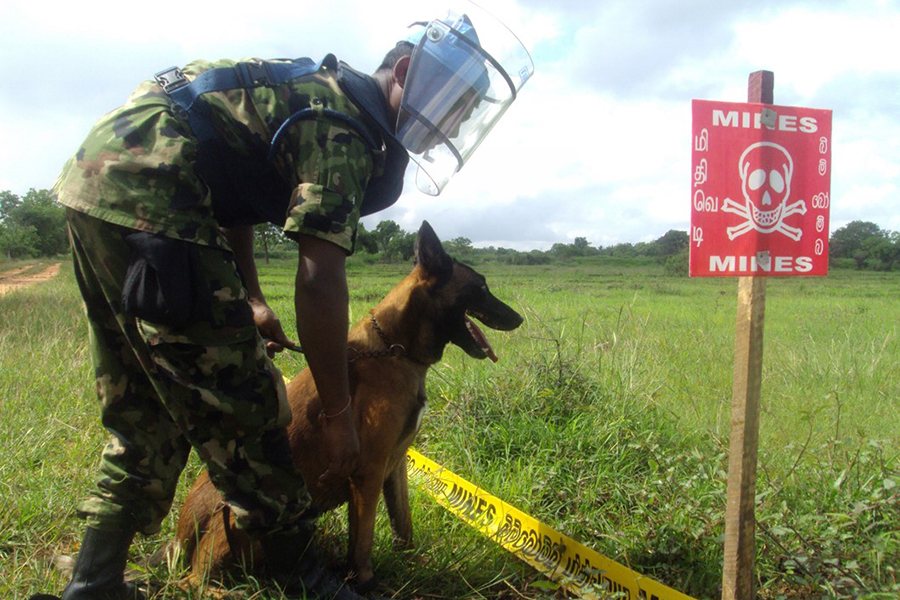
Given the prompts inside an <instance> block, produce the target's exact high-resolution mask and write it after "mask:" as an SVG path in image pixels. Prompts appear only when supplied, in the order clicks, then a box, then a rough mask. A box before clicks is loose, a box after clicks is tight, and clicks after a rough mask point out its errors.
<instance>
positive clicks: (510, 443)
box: [0, 260, 900, 600]
mask: <svg viewBox="0 0 900 600" xmlns="http://www.w3.org/2000/svg"><path fill="white" fill-rule="evenodd" d="M261 266H262V280H263V286H264V289H266V290H267V295H268V298H269V301H270V303H271V304H272V305H273V307H274V308H275V309H276V311H277V312H278V313H279V314H280V316H281V317H282V319H283V321H284V324H285V328H286V330H288V331H290V330H291V329H292V328H293V318H294V317H293V299H292V295H293V292H292V281H293V276H294V265H293V263H292V262H291V261H289V260H277V261H272V262H271V263H270V264H268V265H261ZM479 270H480V271H481V272H482V273H484V274H485V275H486V276H487V279H488V282H489V284H490V285H491V288H492V290H493V291H494V292H495V294H496V295H498V296H499V297H500V298H502V299H504V300H505V301H507V302H508V303H510V304H511V305H513V306H514V307H516V308H517V309H518V310H519V311H520V312H521V313H522V314H523V315H524V316H525V317H526V321H525V323H524V324H523V326H522V327H520V328H519V329H518V330H516V331H514V332H511V333H507V334H503V333H498V332H491V331H489V330H485V331H486V333H487V334H488V336H489V338H490V339H491V341H492V343H493V345H494V347H495V349H496V351H497V354H498V355H499V356H500V362H499V363H498V364H492V363H490V362H489V361H475V360H472V359H470V358H469V357H468V356H466V355H465V354H464V353H463V352H462V351H460V350H459V349H457V348H455V347H452V346H451V347H448V350H447V351H446V352H445V355H444V357H443V360H442V361H441V362H440V363H439V364H437V365H435V367H434V368H433V369H432V371H431V373H430V375H429V381H428V396H429V405H428V411H427V413H426V416H425V419H424V423H423V428H422V430H421V432H420V433H419V436H418V438H417V441H416V447H417V449H418V450H420V451H421V452H423V453H424V454H426V455H427V456H429V457H430V458H432V459H434V460H436V461H437V462H439V463H441V464H443V465H444V466H446V467H448V468H450V469H451V470H453V471H455V472H456V473H458V474H459V475H461V476H463V477H465V478H466V479H468V480H470V481H472V482H474V483H476V484H478V485H480V486H481V487H483V488H484V489H486V490H488V491H489V492H491V493H492V494H494V495H496V496H498V497H500V498H502V499H504V500H506V501H507V502H509V503H510V504H513V505H514V506H516V507H518V508H520V509H521V510H523V511H525V512H527V513H529V514H531V515H532V516H534V517H536V518H537V519H539V520H541V521H543V522H545V523H547V524H548V525H550V526H552V527H554V528H555V529H557V530H559V531H561V532H563V533H565V534H567V535H569V536H570V537H573V538H575V539H577V540H579V541H580V542H582V543H584V544H586V545H588V546H590V547H592V548H594V549H595V550H597V551H598V552H600V553H601V554H604V555H606V556H608V557H610V558H612V559H614V560H616V561H618V562H621V563H623V564H626V565H628V566H629V567H631V568H633V569H635V570H637V571H638V572H640V573H642V574H644V575H647V576H648V577H651V578H653V579H656V580H658V581H660V582H661V583H664V584H666V585H668V586H670V587H673V588H675V589H678V590H680V591H682V592H684V593H686V594H688V595H690V596H693V597H695V598H698V599H707V598H718V597H720V594H721V590H720V588H721V571H722V539H723V531H724V508H725V479H726V470H727V448H728V433H729V419H730V404H731V379H732V377H731V375H732V369H733V349H734V321H735V308H736V281H735V280H733V279H699V280H689V279H686V278H673V277H667V276H665V275H664V273H663V272H662V270H661V269H658V268H657V267H655V266H653V265H643V266H640V267H630V266H628V265H614V266H610V265H606V266H597V265H594V264H591V263H590V262H584V263H579V264H577V265H574V266H568V267H559V266H552V265H538V266H499V265H491V264H485V265H481V266H479ZM406 272H407V267H406V266H396V265H378V264H376V265H362V264H356V263H354V262H351V263H350V265H349V280H350V293H351V311H352V320H353V321H357V320H359V319H361V318H363V317H365V315H366V313H367V311H368V309H369V308H371V307H372V306H374V305H375V304H376V303H377V302H378V300H379V299H380V298H381V297H382V296H383V295H384V294H385V293H386V292H387V291H388V290H389V289H390V288H391V287H392V286H393V285H394V284H395V283H396V282H397V281H398V280H399V279H400V278H401V277H402V276H403V275H405V273H406ZM898 288H900V280H898V279H897V277H896V274H894V275H891V274H876V273H853V272H844V271H836V272H834V273H833V274H832V275H830V276H829V277H827V278H824V279H791V280H787V279H772V280H770V281H769V284H768V296H767V307H766V331H765V347H764V359H763V360H764V366H763V387H762V414H761V431H760V451H759V479H758V483H757V512H756V517H757V575H758V590H759V596H760V598H763V599H766V600H776V599H786V600H787V599H790V600H795V599H812V598H834V599H844V598H867V599H870V600H875V599H887V598H897V597H898V596H900V581H898V573H897V569H898V568H900V533H898V532H900V485H898V484H900V460H898V448H900V428H898V423H897V414H898V409H900V366H898V365H900V360H898V359H900V341H898V335H900V326H898V325H897V322H898V319H897V309H896V298H897V295H898V292H900V289H898ZM277 363H278V365H279V367H280V368H281V369H282V371H283V372H284V373H285V374H287V375H292V374H294V373H295V372H297V371H298V370H300V369H301V368H303V366H304V363H303V359H302V357H300V356H298V355H296V354H292V353H283V354H282V355H279V357H278V358H277ZM91 380H92V378H91V368H90V360H89V356H88V352H87V333H86V326H85V325H84V319H83V315H82V308H81V304H80V299H79V297H78V293H77V289H76V285H75V282H74V277H73V275H72V272H71V268H68V267H66V268H64V269H63V272H62V274H61V276H60V277H59V278H58V279H57V280H55V281H54V282H51V283H47V284H43V285H40V286H36V287H33V288H30V289H28V290H23V291H19V292H15V293H13V294H8V295H6V296H2V297H0V452H2V456H3V458H2V460H0V498H2V500H0V561H2V569H0V597H3V598H25V597H27V596H28V595H29V594H31V593H35V592H37V591H58V590H60V589H62V586H63V585H64V584H65V580H66V577H65V576H64V575H63V574H62V573H61V572H60V571H59V570H58V569H56V568H55V567H54V566H53V560H52V558H53V557H54V556H55V555H72V554H74V553H75V552H76V551H77V546H78V542H79V539H80V536H81V532H82V524H81V523H80V522H79V521H78V520H77V519H76V517H75V515H74V507H75V505H76V503H77V502H78V501H79V500H80V499H81V498H83V497H84V496H85V495H86V493H87V490H88V489H89V487H90V486H91V484H92V481H93V478H94V476H95V468H96V463H97V460H98V458H99V453H100V450H101V448H102V446H103V444H104V443H105V440H106V435H105V434H104V432H103V431H102V429H101V428H100V426H99V423H98V418H97V406H96V402H97V401H96V398H95V396H94V392H93V388H92V384H91ZM199 469H200V465H199V462H198V461H197V460H196V458H192V461H191V463H190V466H189V467H188V469H187V471H186V472H185V474H184V476H183V478H182V485H181V487H180V489H179V495H178V500H177V501H176V505H175V506H176V509H177V508H178V507H179V506H180V503H181V499H182V498H183V496H184V494H185V493H186V489H187V485H188V484H189V483H190V482H191V481H192V480H193V478H194V477H195V476H196V474H197V473H198V472H199ZM411 504H412V510H413V522H414V527H415V537H416V542H417V546H416V548H415V549H414V550H412V551H408V552H398V551H394V550H392V549H391V546H390V531H389V526H388V523H387V519H386V517H385V516H384V515H383V514H381V513H380V514H379V520H378V523H377V527H376V543H375V552H374V560H375V569H376V572H377V573H378V575H379V577H380V579H381V581H382V588H381V591H382V593H384V594H385V595H388V596H391V595H393V596H395V597H398V598H504V599H512V598H523V597H524V598H550V597H562V596H563V593H562V591H560V590H554V586H553V585H551V584H548V583H547V582H545V581H544V580H543V578H542V577H541V576H539V575H538V574H536V573H535V572H533V571H532V570H531V569H530V568H529V567H527V566H526V565H525V564H524V563H522V562H520V561H518V560H517V559H515V558H513V557H512V556H511V555H509V554H507V553H506V552H505V551H504V550H502V549H500V547H499V546H497V545H495V544H493V543H492V542H490V541H488V540H486V539H485V538H483V537H481V536H480V535H479V534H477V533H475V532H474V531H473V530H471V529H470V528H468V527H467V526H466V525H464V524H463V523H462V522H461V521H458V520H457V519H456V518H455V517H453V516H452V515H450V514H448V513H447V512H445V511H444V510H443V509H442V508H440V507H438V506H437V505H436V504H435V503H434V502H433V501H432V500H431V499H430V497H428V496H427V495H426V494H425V493H424V492H422V491H419V490H417V489H415V488H413V489H412V490H411ZM322 524H323V527H322V529H321V539H322V541H323V543H324V545H325V547H326V549H327V556H329V557H331V558H332V559H333V560H334V561H335V563H337V562H338V561H339V560H340V557H341V556H342V555H343V553H344V552H345V530H346V525H345V517H344V514H343V511H334V512H332V513H330V514H328V515H326V516H325V517H323V519H322ZM173 529H174V518H173V516H170V517H169V518H168V519H167V521H166V523H165V525H164V529H163V531H162V532H161V533H160V534H159V535H157V536H153V537H151V538H140V539H139V541H138V543H137V545H136V547H135V549H134V551H133V553H132V556H133V558H134V559H135V560H136V561H137V560H138V558H139V557H141V556H146V555H149V554H151V553H152V552H153V551H154V550H155V549H156V548H158V547H159V546H160V545H162V544H163V543H164V542H165V541H166V539H168V537H169V536H171V534H172V532H173ZM135 566H137V567H138V568H139V569H140V570H143V571H144V574H143V576H144V577H147V576H152V578H153V579H154V581H155V582H156V584H157V587H158V588H159V591H158V592H157V594H156V597H158V598H200V597H206V596H205V594H204V592H203V591H202V590H201V591H185V590H183V589H181V588H180V587H179V586H178V585H177V581H178V578H179V577H180V576H181V575H182V573H181V571H180V569H179V568H178V567H177V566H175V565H171V566H168V565H158V566H155V567H152V568H151V567H140V566H139V565H135ZM148 571H149V572H148ZM234 585H235V587H234V589H233V591H234V592H235V593H236V595H238V596H243V597H246V598H279V597H280V596H279V594H278V592H277V590H273V589H272V588H270V587H267V586H266V585H265V584H263V583H260V582H258V581H256V580H254V579H252V578H248V579H246V580H239V581H236V582H235V584H234Z"/></svg>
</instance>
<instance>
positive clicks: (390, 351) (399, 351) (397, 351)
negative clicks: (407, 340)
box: [347, 314, 406, 362]
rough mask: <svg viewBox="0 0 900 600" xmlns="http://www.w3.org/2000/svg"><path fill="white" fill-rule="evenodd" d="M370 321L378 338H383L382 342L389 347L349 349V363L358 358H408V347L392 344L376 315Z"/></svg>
mask: <svg viewBox="0 0 900 600" xmlns="http://www.w3.org/2000/svg"><path fill="white" fill-rule="evenodd" d="M369 319H370V320H371V321H372V326H373V327H374V328H375V331H376V332H377V333H378V337H380V338H381V341H382V342H384V345H385V346H387V348H386V349H385V350H357V349H356V348H353V347H348V348H347V362H354V361H356V359H358V358H383V357H386V356H390V357H392V358H402V357H404V356H406V347H405V346H403V344H392V343H391V342H390V340H388V338H387V336H386V335H385V333H384V331H383V330H382V329H381V326H380V325H379V324H378V320H377V319H376V318H375V315H373V314H370V315H369Z"/></svg>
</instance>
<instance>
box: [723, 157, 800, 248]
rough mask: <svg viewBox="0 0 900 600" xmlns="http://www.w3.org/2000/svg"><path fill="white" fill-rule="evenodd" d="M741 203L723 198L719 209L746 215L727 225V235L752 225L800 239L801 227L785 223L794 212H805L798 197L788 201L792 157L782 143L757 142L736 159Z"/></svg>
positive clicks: (759, 228) (765, 231) (761, 229)
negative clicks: (734, 223) (795, 199)
mask: <svg viewBox="0 0 900 600" xmlns="http://www.w3.org/2000/svg"><path fill="white" fill-rule="evenodd" d="M738 171H739V172H740V175H741V182H742V186H741V191H742V192H743V194H744V200H745V203H744V204H738V203H737V202H735V201H734V200H732V199H731V198H725V202H724V203H723V204H722V210H723V211H726V212H730V213H734V214H736V215H739V216H741V217H743V218H744V219H746V221H745V222H744V223H742V224H740V225H736V226H734V227H729V228H728V229H726V231H727V233H728V239H730V240H733V239H734V238H736V237H738V236H741V235H744V234H745V233H747V232H748V231H750V230H752V229H755V230H756V231H758V232H760V233H772V232H773V231H778V232H780V233H783V234H784V235H786V236H788V237H789V238H791V239H792V240H794V241H795V242H796V241H799V240H800V236H802V235H803V231H802V230H801V229H798V228H796V227H791V226H789V225H787V224H785V222H784V219H786V218H787V217H789V216H791V215H794V214H797V213H799V214H801V215H803V214H806V203H805V202H804V201H803V200H798V201H797V202H794V203H793V204H788V203H787V201H788V198H789V197H790V195H791V177H792V175H793V173H794V161H793V159H792V158H791V155H790V154H789V153H788V151H787V150H785V149H784V148H783V147H782V146H779V145H778V144H775V143H773V142H757V143H755V144H752V145H750V146H748V147H747V149H746V150H744V153H743V154H741V158H740V160H739V161H738Z"/></svg>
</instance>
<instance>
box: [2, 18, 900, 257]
mask: <svg viewBox="0 0 900 600" xmlns="http://www.w3.org/2000/svg"><path fill="white" fill-rule="evenodd" d="M483 4H484V6H486V8H488V9H489V10H490V11H491V12H493V13H494V14H495V15H497V16H499V17H501V18H502V19H503V20H504V21H505V22H506V23H507V24H508V25H509V26H510V27H511V29H512V30H513V31H515V32H516V33H517V34H518V36H519V37H520V38H521V39H522V40H523V41H524V42H525V43H526V44H527V45H528V46H529V47H530V48H531V50H532V56H533V58H534V61H535V65H536V69H537V70H536V74H535V76H534V78H533V79H532V80H531V81H529V82H528V83H527V84H526V85H525V87H524V88H523V90H522V92H521V97H520V98H519V100H518V101H517V102H516V103H515V104H514V105H513V106H512V108H511V109H510V110H509V112H508V113H507V114H506V115H505V116H504V118H503V119H502V120H501V122H500V123H499V124H498V125H497V127H496V128H495V129H494V131H493V132H492V133H491V135H490V136H489V137H488V138H487V140H486V141H485V142H484V143H483V144H482V146H481V147H480V148H479V149H478V151H477V152H476V153H475V154H474V156H473V157H472V159H471V161H470V162H469V163H468V164H467V165H466V166H465V168H464V169H463V170H462V172H461V173H460V174H459V175H457V177H456V178H455V179H454V181H452V182H451V183H450V185H449V186H448V188H447V190H446V191H445V192H444V194H442V195H441V196H440V197H439V198H430V197H427V196H424V195H422V194H420V193H418V192H417V191H415V187H414V184H413V182H412V179H411V177H410V178H408V179H409V181H408V182H407V192H406V193H405V194H404V195H403V197H402V198H401V200H400V202H399V203H398V205H397V206H396V207H395V208H392V209H390V210H389V211H386V212H384V213H381V214H380V215H376V216H374V218H369V219H367V220H366V222H367V223H372V222H373V220H374V223H377V220H378V219H380V218H392V219H394V220H396V221H397V222H398V223H400V224H401V225H402V226H403V227H404V229H407V230H414V229H416V228H417V227H418V225H419V223H420V222H421V220H422V219H425V218H427V219H429V220H430V221H431V222H432V224H433V225H434V226H435V228H436V229H437V230H438V233H439V235H441V236H442V237H449V238H452V237H458V236H464V237H469V238H470V239H472V240H473V241H475V242H476V243H485V242H488V241H490V243H492V244H493V245H505V246H507V247H519V248H522V247H523V245H524V244H535V245H540V246H541V247H549V245H552V243H554V242H571V241H572V240H573V239H574V237H575V236H584V237H587V238H588V239H589V240H590V241H591V242H592V243H594V244H603V245H609V244H613V243H618V242H623V241H631V242H637V241H642V240H647V239H655V238H657V237H659V236H661V235H662V234H664V233H665V232H666V231H667V230H668V229H672V228H681V229H684V228H686V227H687V220H688V216H689V206H690V198H689V181H690V179H689V177H690V165H689V141H690V100H691V98H704V99H709V100H724V101H736V102H740V101H743V100H744V99H745V98H746V94H747V91H746V90H747V76H748V74H749V73H750V72H751V71H754V70H758V69H768V70H772V71H774V72H775V99H776V103H780V104H794V105H802V106H810V107H814V108H832V109H834V137H833V148H834V150H833V163H834V171H833V177H832V223H834V224H843V223H846V222H847V221H849V220H852V219H865V220H871V221H874V222H876V223H878V224H879V225H880V226H882V227H887V228H892V229H900V222H898V219H900V216H898V213H900V211H898V210H897V208H896V207H897V201H898V197H897V191H898V187H900V162H898V161H897V157H898V156H900V115H898V113H897V110H896V102H897V95H896V94H897V89H900V75H898V69H897V68H896V57H897V56H900V36H897V34H896V32H897V31H898V30H900V8H898V6H897V5H896V3H894V2H887V1H882V2H873V3H861V2H853V1H851V2H844V3H820V2H807V1H804V0H794V1H789V2H782V1H776V0H760V2H758V3H754V4H752V5H747V4H736V3H722V2H717V1H713V0H687V1H686V2H681V3H677V4H665V3H662V4H661V3H659V2H655V1H652V0H629V1H626V0H610V1H608V2H603V3H586V2H580V1H578V2H576V1H575V0H560V1H559V2H554V3H545V2H539V1H538V0H484V2H483ZM439 6H441V5H440V3H439V2H432V4H431V7H432V8H426V7H425V6H423V5H421V4H420V2H418V1H416V0H402V1H397V2H392V3H391V6H390V9H387V8H386V7H385V6H384V5H383V4H379V3H372V2H366V1H363V0H334V1H332V2H327V3H323V2H313V3H308V2H307V3H297V2H280V3H277V4H275V5H271V6H267V7H266V9H265V10H258V9H256V8H255V7H254V6H252V5H247V4H245V3H244V4H241V3H236V2H224V3H215V4H213V3H210V2H198V3H185V2H174V1H173V0H162V1H161V2H157V3H155V4H154V10H153V11H148V10H147V7H146V6H145V5H140V4H134V3H130V4H129V3H122V2H118V1H116V2H112V1H111V0H102V1H88V2H81V3H75V4H71V3H70V4H60V5H57V4H56V3H54V4H52V5H51V4H50V3H48V2H45V1H39V2H28V3H26V2H13V3H7V4H6V5H4V6H3V8H0V57H2V58H3V59H4V84H3V86H2V87H0V114H2V115H3V117H2V119H3V120H2V121H0V189H10V190H12V191H14V192H16V193H24V192H25V191H27V189H28V188H29V187H36V188H43V187H49V186H50V185H51V184H52V183H53V180H54V179H55V177H56V175H57V173H58V171H59V169H60V167H61V166H62V163H63V162H64V160H65V159H66V158H67V157H68V156H69V155H71V154H72V153H73V152H74V151H75V150H76V148H77V146H78V144H79V143H80V142H81V140H82V138H83V137H84V135H85V133H86V132H87V130H88V128H89V127H90V126H91V124H92V123H93V122H94V121H95V120H96V119H97V118H98V117H99V116H100V115H101V114H102V113H104V112H106V111H108V110H110V109H111V108H113V107H114V106H116V105H117V104H119V103H121V102H122V101H123V100H124V99H125V97H126V96H127V95H128V93H129V92H130V90H131V89H133V88H134V87H135V86H136V85H137V83H138V82H140V81H141V80H143V79H146V78H148V77H149V76H151V75H152V73H154V72H155V71H157V70H159V69H162V68H165V67H167V66H169V65H172V64H183V63H184V62H187V61H189V60H192V59H195V58H201V57H202V58H210V59H215V58H221V57H231V58H240V57H245V56H261V57H276V56H303V55H306V56H312V57H314V58H321V56H323V55H324V54H325V53H327V52H333V53H335V54H336V55H337V56H338V57H339V58H341V59H343V60H346V61H347V62H349V63H350V64H352V65H354V66H355V67H357V68H359V69H361V70H363V71H371V70H373V69H374V68H375V67H376V66H377V64H378V63H379V62H380V60H381V58H382V56H383V54H384V52H386V51H387V50H388V49H389V48H390V47H391V46H392V45H393V43H394V41H395V40H396V39H398V38H399V37H400V36H402V35H403V34H404V29H405V26H406V25H407V24H409V23H410V22H411V21H413V20H419V19H422V18H429V17H431V16H434V15H437V14H439V10H438V9H437V8H436V7H439ZM445 6H446V5H445ZM410 175H411V174H410Z"/></svg>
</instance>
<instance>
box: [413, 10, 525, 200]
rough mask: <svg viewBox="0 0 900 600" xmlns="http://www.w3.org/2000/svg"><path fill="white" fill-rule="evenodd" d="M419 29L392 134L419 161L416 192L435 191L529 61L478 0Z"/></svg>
mask: <svg viewBox="0 0 900 600" xmlns="http://www.w3.org/2000/svg"><path fill="white" fill-rule="evenodd" d="M417 27H418V29H417V31H416V32H415V33H414V34H413V35H411V36H410V38H409V41H410V42H412V43H413V44H415V49H414V50H413V53H412V57H411V59H410V64H409V70H408V72H407V75H406V83H405V85H404V87H403V96H402V98H401V101H400V111H399V115H398V120H397V134H396V137H397V139H398V140H400V143H402V144H403V146H404V147H405V148H406V149H407V151H408V152H409V155H410V157H412V159H413V160H414V161H415V162H416V164H418V166H419V169H418V173H417V175H416V185H417V187H418V188H419V190H421V191H422V192H424V193H426V194H430V195H432V196H437V195H438V194H440V193H441V191H442V190H443V189H444V186H446V185H447V182H448V181H450V178H451V177H452V176H453V174H454V173H456V172H457V171H458V170H460V169H461V168H462V166H463V165H464V164H465V163H466V161H467V160H468V159H469V157H470V156H471V155H472V153H473V152H474V151H475V148H477V147H478V145H479V144H480V143H481V141H482V140H483V139H484V138H485V137H486V136H487V134H488V132H489V131H490V130H491V128H492V127H493V126H494V125H495V124H496V123H497V121H498V120H499V119H500V117H501V116H502V115H503V113H504V112H505V111H506V109H507V108H509V105H510V104H512V102H513V100H515V99H516V94H517V92H518V91H519V89H520V88H521V87H522V85H524V83H525V82H526V81H527V80H528V78H529V77H531V75H532V73H534V64H533V63H532V61H531V56H529V54H528V51H527V50H525V48H524V46H522V43H521V42H520V41H519V40H518V38H516V36H515V35H514V34H513V33H512V32H511V31H510V30H509V29H507V28H506V26H505V25H503V24H502V23H500V22H499V21H497V20H496V19H494V17H492V16H491V15H490V14H488V13H487V12H486V11H484V10H482V9H480V8H479V7H477V6H475V5H470V9H467V12H466V14H459V13H454V12H452V11H451V12H450V13H448V15H447V17H446V18H445V19H441V20H435V21H432V22H430V23H428V24H427V25H417Z"/></svg>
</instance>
